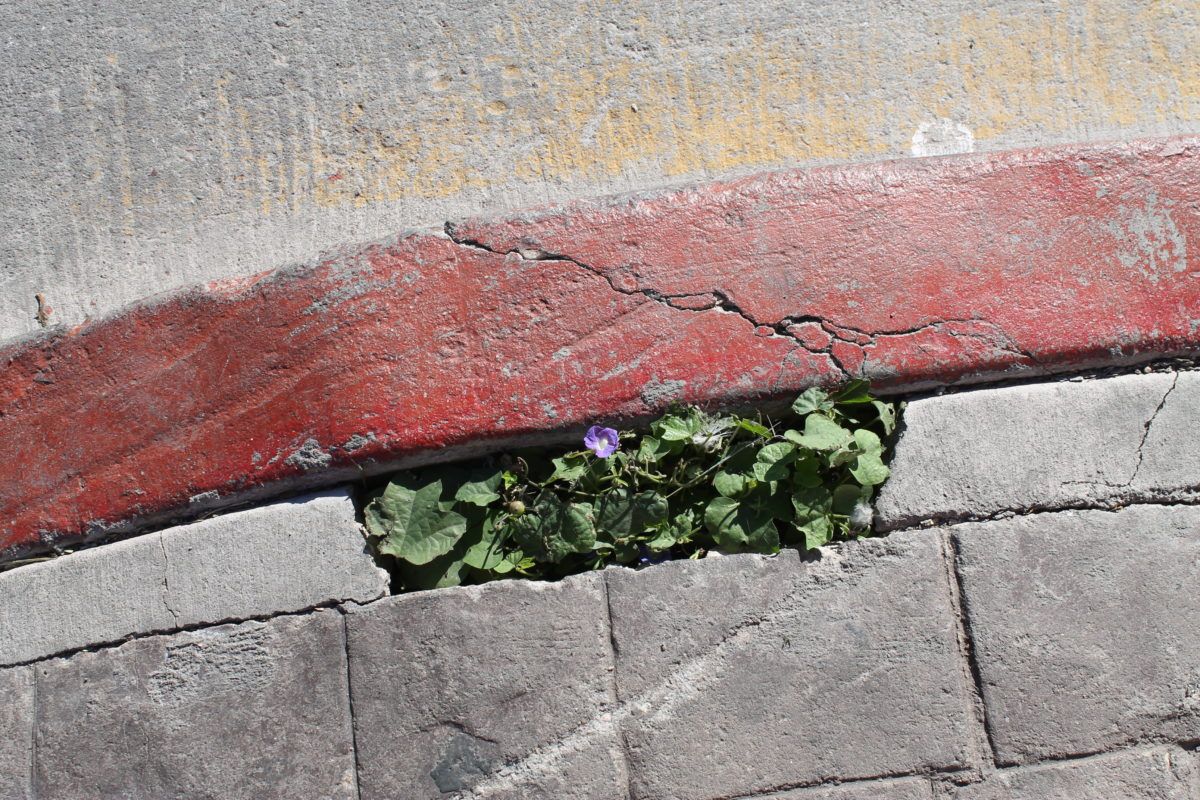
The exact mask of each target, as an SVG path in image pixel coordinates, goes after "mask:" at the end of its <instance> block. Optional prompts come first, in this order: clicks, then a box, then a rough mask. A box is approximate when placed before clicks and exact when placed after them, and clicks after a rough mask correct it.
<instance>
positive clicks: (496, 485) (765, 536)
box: [365, 381, 897, 589]
mask: <svg viewBox="0 0 1200 800" xmlns="http://www.w3.org/2000/svg"><path fill="white" fill-rule="evenodd" d="M896 415H897V407H896V406H895V405H893V404H891V403H886V402H882V401H880V400H877V399H875V398H873V397H872V396H871V394H870V392H869V387H868V386H867V384H866V382H864V381H855V382H853V383H850V384H848V385H847V386H845V387H843V388H841V389H840V390H838V391H836V392H834V393H832V394H830V393H827V392H825V391H824V390H822V389H818V388H813V389H809V390H808V391H806V392H804V393H803V394H802V395H800V396H799V397H798V398H797V399H796V401H795V402H794V403H793V404H792V406H791V413H790V414H788V415H786V416H784V417H782V418H779V419H768V418H764V417H763V416H762V415H754V416H740V415H735V414H715V415H714V414H708V413H705V412H703V411H701V410H700V409H697V408H695V407H681V408H674V409H672V410H670V411H668V412H667V413H666V414H664V415H663V416H662V417H661V418H660V419H658V420H656V421H654V422H653V423H651V424H650V426H649V430H648V431H647V432H645V433H632V432H623V433H620V434H617V432H616V431H614V430H612V429H610V428H602V427H600V426H595V427H593V428H592V429H591V430H590V431H589V432H588V436H587V437H586V439H585V443H586V444H587V446H588V449H585V450H578V451H573V452H566V453H563V452H561V451H558V452H553V451H548V450H545V449H541V450H524V451H518V452H514V453H509V454H505V455H502V456H500V457H496V458H492V459H488V460H486V461H482V462H476V463H473V464H467V465H458V464H452V465H445V466H436V467H428V468H424V469H420V470H414V471H409V472H404V473H400V474H398V475H395V476H393V477H392V479H391V481H390V482H389V483H388V484H387V485H386V486H383V487H381V488H379V489H377V490H376V491H374V492H373V493H372V495H371V498H370V501H369V502H368V503H367V506H366V512H365V517H366V526H367V532H368V534H369V536H370V539H371V542H372V543H373V545H374V547H375V549H376V551H377V552H378V553H379V554H382V555H383V556H387V557H391V558H393V559H394V562H393V568H394V570H393V571H394V573H395V574H396V576H397V577H398V578H399V580H400V582H401V584H402V586H403V588H405V589H428V588H435V587H442V586H455V585H458V584H461V583H479V582H483V581H488V580H493V579H496V578H501V577H506V576H520V577H525V578H548V579H553V578H559V577H562V576H564V575H568V574H572V573H576V572H582V571H586V570H591V569H600V568H603V567H604V566H606V565H608V564H627V565H636V564H646V563H653V562H656V561H660V560H664V559H666V558H702V557H703V556H704V555H705V554H706V553H708V552H709V551H714V550H715V551H719V552H723V553H735V552H758V553H774V552H777V551H778V550H779V549H780V548H781V547H784V546H791V547H797V548H800V549H805V548H812V547H819V546H821V545H823V544H826V543H828V542H830V541H836V540H841V539H847V538H857V537H861V536H866V535H869V533H870V524H871V507H870V500H871V497H872V495H873V494H874V490H875V488H876V487H877V486H878V485H879V484H881V483H883V481H884V480H885V479H886V478H887V476H888V468H887V466H885V465H884V461H883V457H884V451H885V441H886V440H887V439H888V438H889V437H890V436H891V434H892V432H893V431H894V429H895V425H896Z"/></svg>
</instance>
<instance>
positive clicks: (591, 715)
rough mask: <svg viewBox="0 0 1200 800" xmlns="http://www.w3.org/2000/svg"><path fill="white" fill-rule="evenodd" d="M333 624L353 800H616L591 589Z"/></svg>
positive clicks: (621, 787) (467, 598) (366, 611)
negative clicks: (341, 636)
mask: <svg viewBox="0 0 1200 800" xmlns="http://www.w3.org/2000/svg"><path fill="white" fill-rule="evenodd" d="M346 622H347V633H348V636H349V639H348V641H349V653H350V685H351V688H352V692H353V708H354V724H355V734H356V737H355V738H356V742H357V747H358V763H359V770H360V771H359V782H360V786H361V793H362V800H389V799H390V798H396V797H405V798H411V799H412V800H418V799H419V798H443V797H456V798H459V797H461V798H467V797H488V798H511V799H512V800H517V799H518V798H521V799H522V800H523V799H524V798H545V800H555V799H557V798H563V800H566V799H567V798H579V799H580V800H583V799H584V798H604V797H622V796H624V791H625V785H626V777H625V766H624V762H623V757H622V754H621V748H620V745H619V742H618V740H617V734H616V730H615V725H614V723H613V720H612V718H611V710H612V708H613V705H614V692H613V674H612V673H613V660H612V651H611V644H610V642H609V632H608V612H607V608H606V606H605V591H604V583H603V579H602V578H601V576H600V575H598V574H595V573H592V574H586V575H580V576H577V577H573V578H568V579H566V580H564V581H562V582H559V583H550V584H546V583H527V582H524V581H513V582H501V583H495V584H490V585H487V586H483V587H474V588H461V589H447V590H440V591H434V592H424V593H419V594H413V595H402V596H398V597H393V598H390V599H386V600H381V601H379V602H377V603H373V604H371V605H370V606H367V607H365V608H362V609H353V610H351V611H350V612H349V613H348V614H347V617H346Z"/></svg>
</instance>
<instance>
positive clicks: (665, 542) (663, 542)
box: [646, 524, 675, 552]
mask: <svg viewBox="0 0 1200 800" xmlns="http://www.w3.org/2000/svg"><path fill="white" fill-rule="evenodd" d="M674 544H675V528H674V527H673V526H672V525H670V524H667V525H662V526H660V527H659V528H657V529H656V530H655V531H654V538H652V539H648V540H646V547H648V548H650V549H651V550H654V551H655V552H662V551H663V550H667V549H670V548H671V547H672V546H673V545H674Z"/></svg>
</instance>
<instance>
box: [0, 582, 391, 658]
mask: <svg viewBox="0 0 1200 800" xmlns="http://www.w3.org/2000/svg"><path fill="white" fill-rule="evenodd" d="M379 599H384V598H379ZM373 602H376V601H375V600H371V601H368V602H367V603H363V602H359V601H358V600H356V599H354V598H352V597H343V598H331V599H329V600H325V601H323V602H320V603H314V604H313V605H311V606H305V607H304V608H297V609H295V610H292V611H275V612H271V613H268V614H250V615H247V616H242V617H222V618H220V619H214V620H207V621H203V622H193V623H189V624H186V625H178V626H175V627H171V628H152V629H150V630H145V631H136V632H134V633H129V634H126V635H124V636H120V637H118V638H115V639H105V640H104V641H100V642H91V643H89V644H86V645H81V646H79V647H66V648H63V649H62V650H55V651H54V652H52V653H47V654H45V655H41V656H37V657H36V658H27V659H24V660H22V661H11V662H5V663H2V664H0V669H8V668H10V667H25V666H31V665H33V664H40V663H41V662H43V661H50V660H51V659H56V658H70V657H71V656H74V655H78V654H79V653H99V652H101V651H103V650H112V649H114V648H118V647H122V646H124V645H127V644H129V643H130V642H136V641H138V640H140V639H149V638H151V637H153V636H174V635H175V634H177V633H194V632H195V631H202V630H206V629H208V628H216V627H220V626H222V625H241V624H243V623H246V622H263V623H266V622H270V621H271V620H273V619H278V618H279V617H298V616H302V615H306V614H311V613H313V612H315V611H323V610H330V609H334V610H339V611H340V610H341V609H340V608H339V607H340V606H349V605H353V606H360V607H361V606H365V605H369V604H370V603H373Z"/></svg>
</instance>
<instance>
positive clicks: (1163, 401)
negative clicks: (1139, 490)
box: [1125, 372, 1179, 486]
mask: <svg viewBox="0 0 1200 800" xmlns="http://www.w3.org/2000/svg"><path fill="white" fill-rule="evenodd" d="M1178 385H1179V373H1178V372H1176V373H1175V378H1174V380H1172V381H1171V385H1170V386H1168V387H1167V390H1166V391H1165V392H1163V396H1162V399H1161V400H1159V401H1158V405H1157V406H1156V407H1155V409H1154V413H1153V414H1151V415H1150V419H1148V420H1146V423H1145V428H1144V429H1143V430H1142V440H1141V441H1140V442H1138V448H1137V464H1136V465H1135V466H1134V468H1133V474H1132V475H1130V476H1129V480H1127V481H1125V486H1132V485H1133V482H1134V481H1135V480H1137V476H1138V473H1139V472H1141V470H1142V459H1143V458H1144V450H1145V447H1146V440H1147V439H1149V438H1150V429H1151V428H1152V427H1153V426H1154V420H1156V419H1158V413H1159V412H1160V411H1162V410H1163V406H1165V405H1166V404H1167V398H1168V397H1170V396H1171V392H1173V391H1175V387H1176V386H1178Z"/></svg>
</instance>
